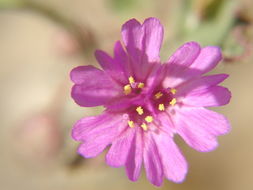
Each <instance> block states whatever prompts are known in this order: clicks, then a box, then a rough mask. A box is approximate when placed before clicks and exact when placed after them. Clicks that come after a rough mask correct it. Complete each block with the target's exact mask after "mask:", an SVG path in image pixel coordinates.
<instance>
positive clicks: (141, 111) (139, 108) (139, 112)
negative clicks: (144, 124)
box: [136, 106, 144, 115]
mask: <svg viewBox="0 0 253 190" xmlns="http://www.w3.org/2000/svg"><path fill="white" fill-rule="evenodd" d="M136 111H137V113H138V114H139V115H142V114H143V113H144V111H143V109H142V107H141V106H139V107H137V108H136Z"/></svg>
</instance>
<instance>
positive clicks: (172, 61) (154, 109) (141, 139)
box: [71, 18, 231, 186]
mask: <svg viewBox="0 0 253 190" xmlns="http://www.w3.org/2000/svg"><path fill="white" fill-rule="evenodd" d="M122 40H123V46H122V44H121V43H120V42H119V41H118V42H116V44H115V48H114V56H113V57H111V56H109V55H108V54H107V53H105V52H103V51H100V50H98V51H96V53H95V55H96V58H97V60H98V62H99V64H100V65H101V67H102V70H101V69H98V68H95V67H93V66H80V67H77V68H74V69H73V70H72V71H71V79H72V81H73V82H74V83H75V84H74V86H73V88H72V97H73V99H74V100H75V102H76V103H77V104H79V105H80V106H83V107H93V106H100V105H103V106H104V107H105V111H104V112H103V113H102V114H101V115H98V116H94V117H85V118H83V119H81V120H79V121H78V122H77V123H76V124H75V125H74V128H73V131H72V137H73V138H74V139H75V140H76V141H81V142H82V143H81V145H80V147H79V149H78V152H79V153H80V154H81V155H82V156H84V157H85V158H91V157H95V156H97V155H98V154H100V153H101V152H102V151H103V150H104V149H105V148H106V147H107V146H108V145H111V147H110V149H109V151H108V153H107V155H106V162H107V164H108V165H110V166H112V167H121V166H125V168H126V173H127V176H128V177H129V179H130V180H132V181H136V180H137V179H138V178H139V176H140V171H141V167H142V164H143V165H144V167H145V170H146V175H147V178H148V180H149V181H150V182H151V183H152V184H154V185H156V186H160V185H161V184H162V182H163V178H164V177H165V178H167V179H169V180H171V181H174V182H176V183H179V182H182V181H183V180H184V178H185V175H186V173H187V163H186V161H185V158H184V156H183V155H182V153H181V152H180V150H179V149H178V147H177V145H176V144H175V143H174V141H173V137H174V135H175V134H178V135H180V136H181V137H182V138H183V139H184V141H185V142H186V143H187V144H188V145H189V146H190V147H192V148H194V149H196V150H198V151H201V152H208V151H211V150H214V149H215V148H216V147H217V145H218V143H217V136H219V135H223V134H226V133H228V131H229V129H230V126H229V123H228V121H227V119H226V118H225V117H224V116H223V115H221V114H218V113H216V112H214V111H211V110H208V109H206V108H204V107H215V106H222V105H225V104H227V103H228V102H229V100H230V97H231V94H230V92H229V90H228V89H226V88H224V87H222V86H218V84H219V83H221V82H222V81H223V80H225V79H226V78H227V77H228V75H226V74H217V75H209V76H202V75H203V74H205V73H206V72H208V71H210V70H212V69H213V68H214V67H215V66H216V65H217V64H218V62H219V61H220V60H221V58H222V55H221V51H220V49H219V48H218V47H211V46H208V47H204V48H201V47H200V46H199V44H198V43H196V42H188V43H186V44H184V45H183V46H181V47H180V48H179V49H178V50H177V51H176V52H175V53H174V54H173V55H172V56H171V57H170V58H169V60H168V61H166V62H165V63H163V64H162V63H161V61H160V57H159V52H160V47H161V44H162V40H163V26H162V25H161V24H160V22H159V20H157V19H155V18H148V19H146V20H145V21H144V23H143V24H140V23H139V22H138V21H137V20H135V19H132V20H129V21H128V22H126V23H125V24H124V25H123V27H122Z"/></svg>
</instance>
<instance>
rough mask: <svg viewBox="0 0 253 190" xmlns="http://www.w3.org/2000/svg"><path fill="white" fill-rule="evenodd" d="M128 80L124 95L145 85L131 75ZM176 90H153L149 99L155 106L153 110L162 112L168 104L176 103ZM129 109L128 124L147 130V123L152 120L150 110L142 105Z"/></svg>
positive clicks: (138, 90)
mask: <svg viewBox="0 0 253 190" xmlns="http://www.w3.org/2000/svg"><path fill="white" fill-rule="evenodd" d="M128 81H129V84H127V85H125V86H124V93H125V95H129V94H131V93H134V94H136V95H137V94H139V93H140V92H141V90H142V88H144V86H145V84H144V83H142V82H136V81H135V79H134V78H133V77H132V76H130V77H129V78H128ZM176 92H177V91H176V89H174V88H171V89H169V90H168V89H162V90H158V91H155V93H153V95H152V98H151V99H150V100H151V102H152V105H153V106H154V107H155V110H157V111H158V112H162V111H165V110H166V108H167V107H168V106H174V105H175V104H176V103H177V100H176V98H174V95H175V94H176ZM130 110H131V111H130V114H129V120H128V126H129V127H131V128H134V127H135V126H140V127H141V128H142V129H143V130H144V131H147V130H148V125H149V124H150V123H152V122H153V120H154V119H153V116H152V115H151V112H150V111H149V110H148V109H146V108H145V107H143V106H137V107H135V108H130Z"/></svg>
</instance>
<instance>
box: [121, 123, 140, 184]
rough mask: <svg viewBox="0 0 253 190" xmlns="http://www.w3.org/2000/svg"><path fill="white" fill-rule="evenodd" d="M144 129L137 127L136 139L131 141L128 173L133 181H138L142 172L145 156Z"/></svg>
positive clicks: (127, 165) (127, 166)
mask: <svg viewBox="0 0 253 190" xmlns="http://www.w3.org/2000/svg"><path fill="white" fill-rule="evenodd" d="M141 133H142V130H141V129H140V128H136V130H135V136H134V140H133V141H132V143H131V148H130V150H129V154H128V158H127V161H126V165H125V167H126V174H127V176H128V178H129V179H130V180H132V181H137V180H138V178H139V177H140V173H141V165H142V157H143V139H142V136H141Z"/></svg>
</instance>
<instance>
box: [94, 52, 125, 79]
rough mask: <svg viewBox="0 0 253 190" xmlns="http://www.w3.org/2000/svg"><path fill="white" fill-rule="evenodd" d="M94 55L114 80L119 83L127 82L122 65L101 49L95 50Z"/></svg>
mask: <svg viewBox="0 0 253 190" xmlns="http://www.w3.org/2000/svg"><path fill="white" fill-rule="evenodd" d="M95 56H96V59H97V61H98V62H99V64H100V65H101V67H102V68H103V69H104V71H105V72H106V73H108V74H109V75H110V76H111V77H112V78H113V79H114V80H116V81H118V82H121V83H127V82H128V81H127V77H126V75H125V70H124V68H122V65H121V64H120V63H119V62H118V61H116V60H115V59H113V58H112V57H110V56H109V55H108V54H107V53H105V52H104V51H101V50H97V51H96V52H95Z"/></svg>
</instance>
